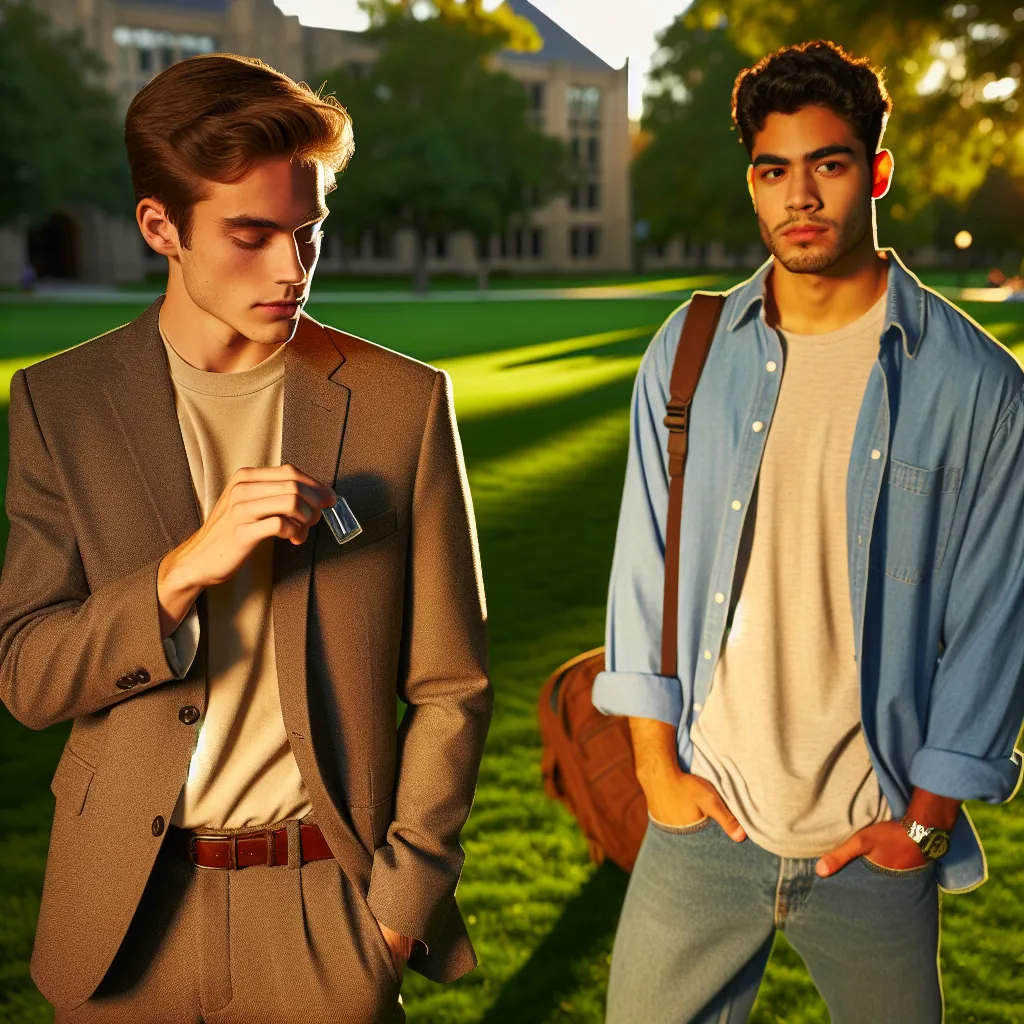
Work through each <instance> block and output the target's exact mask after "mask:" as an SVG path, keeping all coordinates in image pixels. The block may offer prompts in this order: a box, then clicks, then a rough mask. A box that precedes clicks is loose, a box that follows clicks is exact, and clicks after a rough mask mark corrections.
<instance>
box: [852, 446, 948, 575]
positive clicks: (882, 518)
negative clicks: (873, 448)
mask: <svg viewBox="0 0 1024 1024" xmlns="http://www.w3.org/2000/svg"><path fill="white" fill-rule="evenodd" d="M962 479H963V470H961V469H959V468H958V467H956V466H939V467H938V468H937V469H923V468H921V467H920V466H913V465H911V464H910V463H909V462H900V461H899V460H897V459H890V460H889V465H888V466H887V467H886V481H885V484H886V485H885V486H884V487H883V488H882V493H881V494H880V495H879V499H878V512H877V514H876V516H875V529H874V535H873V537H872V540H871V567H872V568H873V569H877V570H879V571H884V572H885V574H886V575H887V576H890V577H892V578H893V579H895V580H899V581H900V582H902V583H911V584H913V583H920V582H921V580H923V579H924V578H925V577H927V576H930V575H931V574H932V573H933V572H937V571H938V570H939V569H940V568H942V562H943V559H944V558H945V555H946V545H947V543H948V541H949V533H950V529H951V527H952V525H953V514H954V513H955V512H956V503H957V497H958V496H959V493H960V483H961V480H962Z"/></svg>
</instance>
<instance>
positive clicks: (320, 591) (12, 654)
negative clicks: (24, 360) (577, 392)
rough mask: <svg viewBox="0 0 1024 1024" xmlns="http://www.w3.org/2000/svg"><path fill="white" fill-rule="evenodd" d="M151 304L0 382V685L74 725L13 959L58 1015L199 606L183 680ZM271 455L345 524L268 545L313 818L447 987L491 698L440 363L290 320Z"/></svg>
mask: <svg viewBox="0 0 1024 1024" xmlns="http://www.w3.org/2000/svg"><path fill="white" fill-rule="evenodd" d="M162 302H163V296H161V297H160V298H158V299H157V300H156V301H155V302H154V303H153V304H152V305H151V306H150V307H149V308H148V309H147V310H146V311H145V312H144V313H142V314H141V315H140V316H139V317H138V318H137V319H135V320H133V321H132V322H131V323H128V324H125V325H124V326H123V327H119V328H117V329H116V330H114V331H111V332H109V333H108V334H104V335H101V336H99V337H98V338H94V339H93V340H91V341H89V342H87V343H85V344H83V345H79V346H78V347H77V348H74V349H71V350H70V351H67V352H64V353H61V354H60V355H57V356H54V357H52V358H50V359H46V360H44V361H42V362H40V363H37V364H35V365H34V366H31V367H29V368H28V369H26V370H19V371H18V372H17V373H16V374H15V375H14V378H13V380H12V381H11V404H10V439H11V442H10V444H11V447H10V470H9V476H8V483H7V500H6V505H7V515H8V517H9V519H10V524H11V532H10V539H9V541H8V544H7V555H6V560H5V562H4V566H3V575H2V577H0V698H2V700H3V702H4V703H5V704H6V705H7V707H8V708H9V709H10V711H11V712H12V714H13V715H14V716H15V717H16V718H18V719H19V720H20V721H21V722H23V723H24V724H26V725H28V726H30V727H31V728H34V729H42V728H45V727H46V726H48V725H51V724H53V723H54V722H60V721H64V720H66V719H74V726H73V728H72V730H71V736H70V738H69V740H68V743H67V746H66V747H65V750H64V753H63V755H62V757H61V759H60V762H59V764H58V765H57V770H56V774H55V775H54V777H53V783H52V789H53V792H54V795H55V796H56V798H57V802H56V808H55V812H54V819H53V830H52V833H51V836H50V848H49V856H48V859H47V864H46V880H45V883H44V886H43V899H42V906H41V908H40V911H39V923H38V926H37V930H36V938H35V948H34V950H33V953H32V977H33V979H34V980H35V982H36V984H37V985H38V986H39V989H40V990H41V991H42V993H43V995H45V996H46V998H47V999H49V1000H50V1001H51V1002H52V1003H54V1004H55V1005H57V1006H58V1007H64V1008H70V1007H74V1006H77V1005H79V1004H81V1003H82V1002H84V1001H85V1000H86V999H88V998H89V996H90V995H91V994H92V993H93V991H94V990H95V988H96V986H97V985H98V984H99V982H100V980H101V979H102V978H103V975H104V974H105V972H106V970H107V968H108V967H109V965H110V963H111V961H112V959H113V957H114V954H115V952H116V951H117V948H118V946H119V945H120V943H121V940H122V938H123V937H124V934H125V931H126V929H127V928H128V924H129V922H130V921H131V919H132V915H133V914H134V913H135V909H136V907H137V905H138V902H139V897H140V896H141V894H142V890H143V887H144V886H145V884H146V880H147V878H148V877H149V874H150V870H151V868H152V866H153V861H154V859H155V857H156V854H157V851H158V850H159V848H160V844H161V843H162V842H163V839H164V837H165V836H166V829H165V828H164V824H165V823H166V822H167V821H169V820H170V816H171V813H172V811H173V809H174V805H175V801H176V800H177V798H178V793H179V791H180V789H181V787H182V785H183V783H184V779H185V776H186V772H187V769H188V764H189V759H190V757H191V754H192V750H193V748H194V744H195V728H196V727H195V726H194V725H185V724H183V723H182V722H181V721H180V720H179V718H178V712H179V709H181V708H182V707H184V706H185V705H189V704H192V705H195V706H196V707H198V708H200V709H201V710H202V709H203V708H204V707H205V701H206V676H205V664H206V658H205V644H204V642H203V638H205V636H206V624H205V600H204V597H203V596H200V598H199V600H198V602H197V610H198V612H199V616H200V628H201V640H200V647H199V651H198V652H197V654H196V657H195V659H194V661H193V663H192V666H191V668H190V669H189V671H188V673H187V674H186V676H185V677H184V678H183V679H180V680H179V679H177V678H176V677H175V674H174V672H173V670H172V668H171V666H170V665H169V663H168V661H167V657H166V654H165V651H164V646H163V642H162V637H161V631H160V622H159V615H158V607H157V591H156V579H157V566H158V564H159V562H160V559H161V558H162V557H163V556H164V555H165V554H166V553H167V552H168V551H170V550H171V548H173V547H175V546H177V545H178V544H179V543H181V542H182V541H184V540H185V539H186V538H187V537H188V536H189V535H191V534H192V533H193V532H194V531H195V530H197V529H198V528H199V526H200V523H201V516H200V511H199V508H198V506H197V504H196V501H195V496H194V492H193V489H192V481H191V477H190V475H189V468H188V460H187V457H186V454H185V447H184V443H183V442H182V438H181V432H180V429H179V426H178V419H177V414H176V411H175V405H174V394H173V390H172V386H171V379H170V373H169V369H168V364H167V357H166V353H165V352H164V349H163V344H162V341H161V338H160V334H159V330H158V327H157V314H158V312H159V309H160V306H161V304H162ZM281 461H282V462H290V463H292V464H293V465H295V466H297V467H298V468H299V469H301V470H303V471H304V472H306V473H308V474H309V475H310V476H312V477H314V478H315V479H316V480H319V481H321V482H323V483H327V484H330V485H331V486H333V487H334V488H335V490H336V491H337V493H338V494H340V495H342V496H344V497H346V498H347V499H348V502H349V504H350V505H351V507H352V510H353V511H354V512H355V514H356V516H357V518H358V519H359V521H360V522H361V523H362V525H363V530H364V532H363V534H362V535H361V536H359V537H357V538H356V539H354V540H352V541H350V542H349V543H348V544H345V545H343V546H339V545H338V544H337V543H336V542H335V540H334V538H333V537H332V535H331V533H330V531H329V530H328V529H327V526H326V524H325V523H322V522H321V523H318V524H317V526H316V527H315V528H314V530H313V531H311V532H310V536H309V538H308V539H307V541H306V542H305V543H304V544H301V545H293V544H291V543H290V542H288V541H282V540H280V539H277V540H275V541H274V545H275V546H274V589H273V609H274V642H275V647H276V652H277V654H276V656H277V670H278V677H279V680H280V687H281V708H282V711H283V714H284V721H285V727H286V729H287V731H288V737H289V740H290V741H291V746H292V750H293V751H294V754H295V759H296V761H297V762H298V766H299V770H300V772H301V773H302V778H303V780H304V782H305V784H306V786H307V788H308V790H309V793H310V798H311V800H312V803H313V811H314V815H315V820H316V821H317V822H318V824H319V825H320V827H321V829H322V830H323V832H324V834H325V836H326V837H327V840H328V843H329V844H330V847H331V850H332V851H333V852H334V854H335V856H336V857H337V859H338V860H339V862H340V863H341V865H342V867H343V869H344V871H345V872H346V874H347V875H348V876H349V878H350V879H351V880H352V881H353V882H354V883H355V885H356V886H357V887H358V888H359V889H360V890H361V891H362V892H363V893H365V894H366V898H367V902H368V903H369V906H370V909H371V910H372V911H373V913H374V914H375V915H376V916H377V917H378V918H379V919H380V920H382V921H383V922H384V923H386V924H388V925H389V926H390V927H392V928H394V929H396V930H397V931H399V932H402V933H404V934H406V935H411V936H415V937H417V938H420V939H422V940H424V942H425V943H426V944H427V946H428V952H426V953H423V952H417V953H415V954H414V955H413V958H412V960H411V961H410V967H412V968H413V969H415V970H417V971H419V972H420V973H422V974H425V975H426V976H427V977H429V978H433V979H434V980H437V981H448V980H452V979H454V978H457V977H459V976H460V975H462V974H464V973H465V972H466V971H468V970H470V969H471V968H472V967H473V966H474V965H475V963H476V958H475V955H474V953H473V947H472V945H471V944H470V941H469V937H468V935H467V933H466V929H465V925H464V924H463V920H462V916H461V914H460V912H459V908H458V906H457V905H456V903H455V898H454V893H455V887H456V884H457V883H458V880H459V875H460V873H461V870H462V862H463V851H462V848H461V846H460V845H459V834H460V832H461V829H462V826H463V824H464V823H465V821H466V818H467V816H468V814H469V809H470V805H471V803H472V800H473V792H474V788H475V785H476V778H477V772H478V769H479V764H480V757H481V754H482V751H483V745H484V737H485V735H486V732H487V727H488V723H489V721H490V714H491V705H492V691H491V687H490V683H489V681H488V676H487V651H486V647H487V643H486V610H485V606H484V592H483V583H482V578H481V572H480V561H479V554H478V548H477V540H476V527H475V522H474V518H473V507H472V502H471V499H470V494H469V487H468V484H467V482H466V474H465V470H464V466H463V461H462V449H461V444H460V441H459V435H458V429H457V427H456V423H455V415H454V411H453V405H452V399H451V389H450V382H449V379H448V376H447V374H445V373H444V372H442V371H439V370H437V369H435V368H433V367H431V366H427V365H426V364H424V363H420V362H417V361H416V360H413V359H409V358H406V357H404V356H401V355H399V354H397V353H395V352H391V351H389V350H388V349H385V348H381V347H379V346H376V345H372V344H370V343H369V342H367V341H363V340H362V339H360V338H355V337H352V336H351V335H348V334H344V333H342V332H341V331H337V330H335V329H333V328H330V327H327V326H325V325H323V324H320V323H318V322H317V321H316V320H313V319H312V318H311V317H308V316H305V315H302V316H301V318H300V321H299V325H298V329H297V330H296V333H295V336H294V337H293V339H292V340H291V341H290V342H289V343H288V347H287V350H286V353H285V383H284V427H283V433H282V443H281ZM397 697H401V698H402V700H403V701H405V702H406V703H407V704H408V708H407V710H406V713H405V717H404V719H403V721H402V725H401V728H399V729H397V730H396V721H397V701H396V698H397Z"/></svg>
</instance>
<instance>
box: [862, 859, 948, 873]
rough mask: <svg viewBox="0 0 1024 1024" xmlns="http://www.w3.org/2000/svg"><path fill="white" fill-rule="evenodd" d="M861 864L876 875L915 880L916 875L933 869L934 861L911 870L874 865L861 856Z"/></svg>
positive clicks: (871, 861)
mask: <svg viewBox="0 0 1024 1024" xmlns="http://www.w3.org/2000/svg"><path fill="white" fill-rule="evenodd" d="M859 859H860V861H861V863H862V864H863V865H864V867H866V868H867V869H868V870H869V871H874V872H875V874H877V875H889V876H890V877H891V878H916V877H917V876H918V875H924V874H927V873H928V872H930V871H933V870H934V869H935V861H933V860H930V861H928V863H927V864H918V865H917V866H916V867H913V868H887V867H885V865H884V864H876V863H875V862H874V861H873V860H871V858H870V857H867V856H863V855H862V856H861V857H860V858H859Z"/></svg>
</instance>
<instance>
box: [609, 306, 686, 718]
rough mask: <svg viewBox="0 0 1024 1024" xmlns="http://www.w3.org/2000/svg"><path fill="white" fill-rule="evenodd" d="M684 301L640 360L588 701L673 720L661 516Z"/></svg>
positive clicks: (675, 700)
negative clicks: (665, 654)
mask: <svg viewBox="0 0 1024 1024" xmlns="http://www.w3.org/2000/svg"><path fill="white" fill-rule="evenodd" d="M685 310H686V307H685V306H683V307H681V308H680V309H679V310H677V311H676V312H675V313H673V314H672V316H670V317H669V319H668V320H667V321H666V322H665V324H664V325H663V326H662V327H661V329H660V330H659V331H658V333H657V334H656V335H655V336H654V338H653V340H652V341H651V344H650V345H649V346H648V349H647V352H646V353H645V354H644V358H643V359H642V360H641V363H640V369H639V372H638V373H637V377H636V382H635V384H634V386H633V398H632V402H631V405H630V429H629V453H628V456H627V460H626V480H625V485H624V487H623V491H622V503H621V506H620V509H619V524H618V531H617V533H616V537H615V553H614V556H613V558H612V574H611V582H610V584H609V593H608V618H607V624H606V634H605V669H606V670H605V671H604V672H601V673H600V674H599V675H598V676H597V678H596V679H595V680H594V690H593V702H594V706H595V707H596V708H597V709H598V710H599V711H602V712H604V714H607V715H629V716H631V717H634V718H654V719H657V720H658V721H661V722H667V723H668V724H669V725H675V726H678V725H679V720H680V718H681V716H682V708H683V698H682V689H681V686H680V682H679V679H678V678H677V677H676V676H663V675H661V674H660V670H661V633H662V607H663V604H664V585H665V583H664V581H665V520H666V518H667V514H668V466H667V461H668V457H667V454H666V439H667V434H668V431H667V428H666V427H665V426H664V422H663V421H664V417H665V402H666V399H667V397H668V386H669V379H670V376H671V369H672V360H673V358H674V356H675V349H676V347H677V345H678V342H679V333H680V331H681V329H682V324H683V321H684V319H685V315H686V314H685Z"/></svg>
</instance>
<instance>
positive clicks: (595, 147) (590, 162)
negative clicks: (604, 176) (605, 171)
mask: <svg viewBox="0 0 1024 1024" xmlns="http://www.w3.org/2000/svg"><path fill="white" fill-rule="evenodd" d="M600 165H601V145H600V140H599V139H598V137H597V136H596V135H591V136H590V138H588V139H587V166H588V167H592V168H595V169H596V168H597V167H600Z"/></svg>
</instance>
